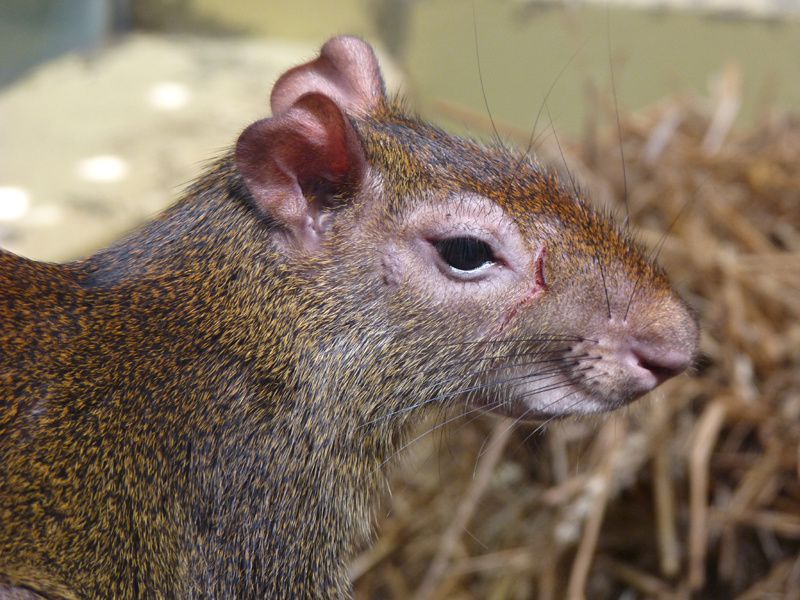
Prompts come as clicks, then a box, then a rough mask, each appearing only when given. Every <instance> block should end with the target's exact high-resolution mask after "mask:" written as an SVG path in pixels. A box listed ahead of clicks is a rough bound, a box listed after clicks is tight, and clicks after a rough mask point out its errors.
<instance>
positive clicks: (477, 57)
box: [472, 1, 502, 146]
mask: <svg viewBox="0 0 800 600" xmlns="http://www.w3.org/2000/svg"><path fill="white" fill-rule="evenodd" d="M472 33H473V36H474V39H475V62H476V63H477V66H478V80H479V81H480V84H481V95H482V96H483V105H484V106H485V107H486V114H487V115H488V116H489V123H491V124H492V131H493V132H494V137H495V140H496V141H497V143H498V144H500V145H501V146H502V141H501V138H500V134H499V133H498V132H497V126H496V125H495V123H494V117H492V111H491V109H490V108H489V100H488V99H487V98H486V86H484V84H483V70H482V69H481V53H480V51H479V49H478V20H477V17H476V15H475V2H474V1H473V3H472Z"/></svg>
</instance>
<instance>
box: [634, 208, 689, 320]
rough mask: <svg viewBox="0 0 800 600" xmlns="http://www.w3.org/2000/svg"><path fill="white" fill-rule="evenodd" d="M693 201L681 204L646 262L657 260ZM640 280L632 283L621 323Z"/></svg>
mask: <svg viewBox="0 0 800 600" xmlns="http://www.w3.org/2000/svg"><path fill="white" fill-rule="evenodd" d="M695 199H696V196H692V197H691V198H689V199H687V200H686V202H684V203H683V206H681V208H680V210H679V211H678V214H676V215H675V218H673V219H672V221H671V222H670V224H669V226H668V227H667V229H666V230H665V231H664V233H662V234H661V238H660V239H659V240H658V243H657V244H656V245H655V246H654V247H653V250H652V251H651V252H650V256H648V261H654V260H656V259H657V258H658V256H659V255H660V254H661V249H662V248H663V247H664V244H665V243H666V241H667V237H668V236H669V234H670V232H671V231H672V228H673V227H675V224H676V223H677V222H678V219H680V218H681V216H682V215H683V212H684V211H685V210H686V208H687V207H688V206H690V205H691V204H693V203H694V201H695ZM641 278H642V274H641V273H639V275H638V276H637V277H636V280H635V281H634V283H633V290H631V295H630V296H629V297H628V305H627V306H626V307H625V317H624V318H623V321H625V320H627V319H628V312H629V311H630V309H631V303H632V302H633V296H634V294H636V290H638V288H639V281H641Z"/></svg>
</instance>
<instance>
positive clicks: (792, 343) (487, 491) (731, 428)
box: [352, 98, 800, 600]
mask: <svg viewBox="0 0 800 600" xmlns="http://www.w3.org/2000/svg"><path fill="white" fill-rule="evenodd" d="M611 110H612V111H613V108H612V109H611ZM450 111H451V113H452V112H453V108H452V107H450ZM734 112H735V111H734ZM462 116H463V115H462ZM473 117H474V118H475V119H477V118H478V117H477V116H473ZM612 118H613V117H612ZM731 120H732V119H731V104H730V103H727V104H726V102H725V99H724V98H723V99H722V101H720V102H718V103H717V105H716V107H715V108H714V109H712V110H707V109H704V108H703V106H702V104H700V103H698V102H696V101H687V100H682V101H670V102H668V103H664V104H662V105H660V106H658V107H655V108H654V109H653V110H651V111H649V112H648V113H647V114H643V115H638V116H636V117H631V118H623V121H622V123H621V134H622V139H623V149H624V153H625V157H626V163H627V166H626V171H627V188H628V197H629V203H630V216H631V221H632V222H633V223H634V224H635V225H636V227H637V228H638V229H639V230H640V232H641V237H642V240H643V241H644V243H645V244H646V245H647V246H650V247H651V248H652V247H655V246H657V245H658V244H659V243H660V242H661V241H662V235H663V233H664V232H665V231H666V230H668V229H669V233H668V235H667V236H666V238H663V248H662V249H661V251H660V256H659V261H660V262H661V264H662V265H663V266H664V267H665V268H666V270H667V271H668V272H669V273H670V275H671V278H672V280H673V282H674V283H675V285H676V287H677V288H678V289H679V290H681V292H682V293H683V294H684V296H685V297H686V299H687V300H688V301H689V302H690V304H691V305H692V306H693V307H695V309H696V310H697V312H698V314H699V316H700V319H701V323H702V329H703V336H702V343H701V351H702V355H701V357H700V359H699V360H698V364H697V366H696V368H695V369H694V372H693V373H692V374H690V375H684V376H681V377H679V378H677V379H675V380H672V381H670V382H668V383H667V384H665V385H664V386H663V387H662V388H660V389H659V390H658V391H657V392H656V393H655V394H653V395H652V396H653V397H652V398H650V399H648V400H645V401H644V402H641V403H639V404H638V405H637V406H635V407H633V408H631V409H629V410H627V411H625V412H623V413H620V414H616V415H613V416H611V417H604V418H602V419H596V420H591V421H573V422H565V423H561V424H558V425H554V426H550V427H548V428H547V429H545V430H539V431H537V430H536V427H535V426H517V427H515V428H513V429H510V428H509V427H508V422H507V421H497V420H492V419H489V418H485V417H484V418H480V419H477V420H472V421H471V422H467V421H469V419H462V420H459V421H456V422H455V423H454V424H453V425H451V426H450V427H449V428H447V429H446V430H445V431H444V433H441V434H432V435H429V436H426V437H425V438H423V439H422V440H420V442H418V443H417V444H416V448H415V457H414V458H412V459H410V461H408V462H410V465H408V466H406V468H404V469H401V470H399V471H400V472H399V473H398V474H397V476H396V477H395V479H394V481H393V483H392V490H393V494H391V495H387V496H388V497H387V500H386V501H385V503H384V507H383V509H382V511H381V514H380V518H379V528H380V529H379V530H380V537H379V539H378V541H377V544H376V545H375V546H374V547H373V548H371V549H369V550H368V551H366V552H365V553H364V554H363V555H362V556H360V557H358V559H357V560H356V562H355V564H354V565H353V566H352V574H353V577H354V579H355V585H356V596H357V598H416V599H419V600H422V599H433V598H464V599H467V598H480V599H484V598H487V599H494V598H498V599H499V598H541V599H559V598H579V597H582V596H584V595H585V596H586V597H588V598H592V599H595V598H689V597H695V598H739V599H742V600H744V599H746V598H750V599H756V598H800V477H799V464H798V463H799V462H800V169H799V168H798V158H799V157H800V118H799V117H792V116H783V117H780V118H774V117H773V118H770V119H765V120H764V122H763V123H761V124H760V125H759V127H757V128H754V129H752V130H751V131H750V132H749V133H732V132H731V131H730V130H729V124H730V122H731ZM473 125H474V123H473ZM504 133H505V134H506V136H507V137H518V141H520V142H521V143H522V144H523V145H524V144H525V142H526V141H527V133H526V132H516V131H514V130H511V129H506V131H505V132H504ZM561 145H562V147H563V148H564V150H565V152H567V153H568V154H567V162H568V163H569V164H570V168H571V169H572V170H573V171H575V172H577V177H578V179H579V180H581V181H582V182H583V183H584V184H585V185H586V186H587V187H588V188H589V189H590V190H591V191H592V193H593V194H594V196H595V197H596V198H598V199H599V201H600V202H601V203H603V202H614V200H613V199H615V198H617V199H619V198H622V197H623V191H624V188H625V184H624V181H623V176H622V170H621V168H620V161H619V154H620V153H619V150H620V142H619V138H618V137H617V132H616V131H615V130H614V131H612V132H610V133H609V134H608V135H604V136H598V135H597V134H596V133H594V132H593V131H591V129H590V133H589V134H588V135H587V137H586V139H585V140H584V142H583V143H582V144H581V145H580V146H579V147H572V148H568V147H567V146H565V145H564V144H563V142H562V144H561ZM559 160H560V158H559ZM617 206H618V207H619V206H620V205H619V204H617ZM620 211H623V209H619V210H618V211H617V212H620ZM623 214H624V211H623ZM673 222H674V224H673ZM670 227H671V228H670Z"/></svg>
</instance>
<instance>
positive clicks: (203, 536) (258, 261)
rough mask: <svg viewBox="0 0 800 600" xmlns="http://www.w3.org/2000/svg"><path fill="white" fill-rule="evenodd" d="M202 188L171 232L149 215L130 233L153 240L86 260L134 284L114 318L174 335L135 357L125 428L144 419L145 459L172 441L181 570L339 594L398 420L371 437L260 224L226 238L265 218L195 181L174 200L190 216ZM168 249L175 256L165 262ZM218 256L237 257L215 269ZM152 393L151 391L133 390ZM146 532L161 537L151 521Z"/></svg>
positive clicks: (225, 588)
mask: <svg viewBox="0 0 800 600" xmlns="http://www.w3.org/2000/svg"><path fill="white" fill-rule="evenodd" d="M210 196H215V197H219V195H218V194H216V193H215V194H211V195H210ZM204 202H206V205H205V208H206V209H207V210H208V211H210V212H206V213H205V214H204V219H203V220H202V221H201V222H200V223H199V224H198V225H197V226H196V227H195V228H194V229H192V230H191V231H187V232H182V233H181V234H180V235H175V233H174V230H173V229H172V228H171V227H165V226H163V224H162V223H159V222H156V223H155V224H154V225H151V226H150V227H149V228H148V229H147V230H144V231H143V232H141V233H140V235H144V236H148V238H149V239H148V240H147V241H148V243H147V244H138V243H137V244H135V245H134V247H147V248H151V249H154V250H152V251H153V252H157V253H161V254H160V255H150V256H135V257H130V256H126V255H125V250H124V248H117V249H111V250H110V251H108V252H107V253H106V254H101V255H98V256H97V257H95V258H93V259H91V260H90V261H89V262H88V263H86V265H85V266H86V272H87V273H89V275H88V276H87V278H86V282H87V283H88V284H90V287H92V286H93V287H94V288H96V289H97V290H102V291H103V294H102V296H101V298H104V299H107V298H108V297H109V294H117V293H119V294H121V295H122V294H127V295H128V296H130V294H131V288H130V286H134V287H133V289H134V290H135V293H134V301H133V303H131V300H130V299H129V300H128V306H129V310H130V312H129V313H128V314H126V315H123V316H122V317H121V319H122V322H121V323H120V324H121V325H123V326H124V327H123V329H124V330H128V331H136V332H138V329H136V328H137V327H138V328H141V327H142V325H141V323H142V322H144V321H142V320H141V319H140V317H144V318H145V320H146V334H147V339H146V340H141V341H140V343H146V344H147V345H148V347H151V348H154V349H155V348H158V347H160V348H162V353H161V354H163V349H164V348H169V349H170V352H169V357H166V358H165V357H164V356H159V357H157V360H156V361H155V362H153V363H152V364H151V363H150V362H149V361H147V360H142V361H139V363H138V364H137V372H136V373H131V374H130V380H129V381H128V384H130V386H129V387H130V388H131V389H135V390H136V392H135V394H131V402H132V403H131V404H128V405H127V406H126V407H125V408H124V410H125V411H126V413H127V416H126V417H125V419H126V420H129V423H128V424H127V427H128V428H129V430H130V431H131V432H137V431H141V432H142V434H141V436H140V437H139V438H138V439H140V440H141V444H139V445H138V446H137V447H135V448H132V449H131V450H134V451H138V452H139V456H138V457H137V458H136V461H137V462H139V463H140V464H141V465H142V468H143V469H149V468H152V467H151V465H149V464H148V459H147V455H148V454H150V455H152V454H156V455H164V456H173V457H181V459H180V460H176V461H173V462H172V463H171V464H169V465H160V467H159V468H161V469H163V471H162V472H161V473H159V477H160V478H161V479H162V484H163V485H165V486H167V488H168V489H169V490H170V494H171V495H174V500H173V505H176V506H179V507H180V509H179V512H180V513H181V518H182V519H183V520H185V524H184V526H183V531H182V532H180V535H181V537H183V538H184V541H183V543H184V544H185V545H186V547H187V548H190V550H188V556H189V558H188V568H187V571H188V572H189V573H193V574H194V580H193V582H192V583H191V584H190V585H192V586H193V587H194V588H196V590H198V591H203V590H205V591H208V590H216V591H217V593H218V595H219V596H220V597H223V596H230V595H236V596H239V597H278V598H279V597H320V598H331V597H340V596H345V595H347V590H348V588H349V583H348V580H347V574H346V571H345V570H344V569H345V567H344V566H343V565H346V564H347V561H348V559H349V558H350V557H351V555H352V553H353V551H354V550H355V549H356V548H357V547H358V546H359V545H360V544H362V543H363V542H364V541H366V538H367V537H368V535H369V529H370V527H369V523H370V520H371V518H370V517H371V514H370V513H371V508H372V506H371V504H372V502H373V500H374V498H375V497H376V496H377V495H378V487H379V483H380V482H381V480H382V477H383V468H382V467H383V462H384V461H385V460H386V459H387V458H388V457H389V456H390V454H391V453H392V452H393V449H394V446H393V445H391V442H389V441H387V440H392V439H395V438H396V437H397V436H395V435H387V433H388V434H390V433H391V432H385V431H381V432H373V433H371V434H370V436H372V437H369V436H367V435H366V434H365V432H363V431H361V430H359V429H358V428H357V427H356V426H355V425H354V424H356V423H357V422H358V419H359V415H358V411H359V410H360V405H359V402H360V401H361V397H350V396H351V394H353V391H352V389H351V392H350V393H349V394H348V395H347V396H345V394H344V392H343V391H342V387H344V384H343V383H342V381H343V378H342V377H341V375H342V374H343V373H345V372H346V370H347V366H346V365H344V364H343V365H336V364H334V363H335V362H336V360H337V358H336V357H337V356H339V357H340V359H341V360H342V361H343V362H346V361H347V357H346V356H344V355H342V354H340V353H336V352H330V353H324V354H325V356H324V357H321V358H317V357H319V355H320V350H321V345H320V340H319V339H318V338H317V336H315V335H307V337H306V339H303V337H302V335H300V334H299V333H298V331H296V330H295V329H296V327H297V315H292V314H284V313H283V312H282V311H285V310H286V308H285V307H286V306H287V305H289V304H291V303H288V302H287V301H286V298H285V297H283V296H284V295H285V294H286V289H285V281H283V280H282V277H283V275H282V274H281V271H280V268H279V265H278V264H277V263H276V262H275V260H274V257H270V255H269V254H268V253H265V252H264V249H265V248H266V247H267V246H268V245H269V244H268V240H267V239H266V238H265V237H264V238H261V237H259V238H258V239H255V238H252V239H250V238H248V239H237V240H235V241H234V240H231V239H230V238H231V237H233V236H237V235H239V233H238V232H241V231H245V232H253V231H255V232H259V233H258V234H257V235H261V232H265V230H266V228H265V227H263V225H262V226H259V225H258V224H253V223H245V222H244V221H246V220H247V219H251V218H253V217H252V215H251V213H250V212H249V211H247V210H246V209H243V208H242V207H237V206H236V205H235V204H234V205H233V206H224V205H222V206H221V205H213V204H208V203H207V201H206V200H205V198H204V196H203V195H202V194H201V195H200V196H198V197H195V198H190V199H189V200H188V201H185V202H184V203H182V204H180V205H178V207H177V208H176V209H175V210H176V211H183V212H182V215H183V216H184V217H186V218H189V216H190V215H191V212H192V211H194V210H195V209H196V207H197V204H195V203H200V204H201V205H202V203H204ZM209 202H210V201H209ZM231 202H234V201H233V200H231ZM215 211H224V213H225V218H224V219H220V220H219V222H220V223H225V224H226V228H225V229H218V228H217V227H216V226H215V217H214V215H215ZM167 218H171V219H173V220H175V217H174V215H173V216H172V217H169V216H168V217H167ZM240 221H241V222H240ZM264 235H266V233H264ZM212 242H213V243H212ZM187 243H188V244H189V247H191V248H193V252H191V253H189V254H188V256H189V257H190V258H189V260H188V261H187V252H186V248H185V247H181V248H179V249H178V251H174V250H173V249H172V248H171V245H175V244H180V245H183V246H185V245H186V244H187ZM173 252H174V254H175V256H176V257H179V258H180V260H181V261H182V262H181V264H180V265H175V263H174V262H170V253H173ZM121 257H124V260H120V258H121ZM192 257H193V258H192ZM244 263H246V265H245V264H244ZM170 264H172V265H173V266H172V267H171V268H170V269H167V270H165V269H164V265H170ZM216 264H221V265H226V266H230V265H242V266H243V267H244V268H241V269H240V270H239V271H238V272H232V271H230V270H227V271H221V270H218V269H215V268H214V265H216ZM197 265H201V266H202V267H203V268H202V269H198V268H197ZM142 281H144V282H146V285H142ZM117 290H118V291H117ZM253 290H259V294H258V295H256V294H253ZM176 299H177V300H176ZM114 304H116V303H114ZM154 307H155V308H156V310H154ZM140 308H141V309H143V311H142V314H141V315H140V314H138V311H139V309H140ZM306 317H308V315H306ZM159 320H161V322H159ZM176 322H180V323H182V325H181V330H180V331H175V329H174V328H175V323H176ZM131 335H134V334H131ZM128 342H130V343H136V342H137V340H132V339H131V340H128ZM130 343H126V344H125V345H126V346H130ZM328 343H335V342H331V341H330V339H329V340H328ZM304 349H305V351H304ZM310 360H313V361H314V362H313V363H312V362H309V361H310ZM165 362H167V363H170V364H165ZM173 362H174V364H172V363H173ZM165 372H166V373H169V375H168V376H167V377H165V376H164V373H165ZM349 380H350V381H353V380H354V378H349ZM151 383H152V389H146V390H145V391H146V393H142V387H148V388H149V386H150V385H151ZM126 385H127V384H126ZM350 387H352V384H350ZM362 396H363V393H362ZM156 397H157V398H158V399H159V400H158V402H159V403H160V405H159V406H158V407H153V406H152V405H150V404H148V405H147V406H144V405H142V404H141V402H142V401H143V400H144V399H146V398H156ZM376 401H377V400H376ZM153 411H158V412H159V413H160V415H159V419H158V422H159V423H161V424H162V430H161V431H160V432H159V434H158V435H152V432H150V431H149V430H147V426H146V423H144V422H143V421H142V415H143V414H145V415H146V414H148V413H150V412H153ZM151 484H152V482H148V483H147V484H146V485H151ZM139 493H140V494H141V495H142V496H145V495H146V494H147V493H148V490H147V489H142V490H140V491H139V492H137V494H139ZM142 538H143V539H145V540H151V542H150V544H151V545H152V546H156V545H157V543H158V538H157V533H156V532H147V533H143V534H142ZM190 578H191V577H190ZM233 590H238V593H236V594H232V591H233Z"/></svg>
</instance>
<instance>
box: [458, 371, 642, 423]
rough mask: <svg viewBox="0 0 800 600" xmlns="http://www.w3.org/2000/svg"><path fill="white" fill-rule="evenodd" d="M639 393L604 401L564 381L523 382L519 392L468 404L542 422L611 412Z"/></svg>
mask: <svg viewBox="0 0 800 600" xmlns="http://www.w3.org/2000/svg"><path fill="white" fill-rule="evenodd" d="M641 395H642V394H636V395H633V396H631V395H628V396H627V397H619V398H607V397H602V396H600V395H599V394H597V393H592V391H591V390H590V389H587V388H586V387H585V386H583V385H581V383H580V382H576V381H569V380H567V379H564V380H562V381H560V382H552V383H551V384H550V385H547V386H545V385H542V384H536V383H526V384H524V385H522V386H519V388H518V389H514V390H513V391H509V392H508V393H506V394H497V395H495V397H484V396H479V397H474V398H472V399H471V400H470V404H471V405H472V406H474V407H475V408H476V409H479V410H482V411H484V412H488V413H492V414H497V415H502V416H505V417H510V418H513V419H516V420H518V421H545V420H548V421H549V420H554V419H562V418H566V417H571V416H585V415H594V414H599V413H605V412H611V411H614V410H617V409H618V408H621V407H622V406H625V405H627V404H629V403H631V402H633V401H634V400H636V399H637V398H639V397H640V396H641Z"/></svg>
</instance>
